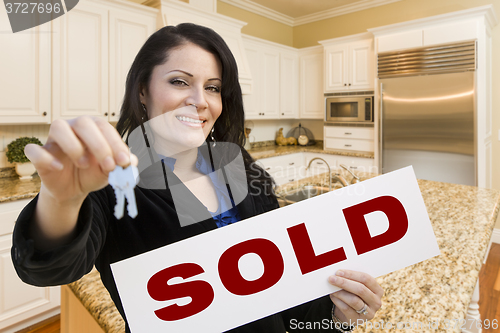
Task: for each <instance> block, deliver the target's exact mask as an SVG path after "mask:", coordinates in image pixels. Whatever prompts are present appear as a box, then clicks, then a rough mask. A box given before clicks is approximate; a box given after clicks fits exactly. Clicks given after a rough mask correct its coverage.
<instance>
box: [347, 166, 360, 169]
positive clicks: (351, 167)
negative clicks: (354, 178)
mask: <svg viewBox="0 0 500 333" xmlns="http://www.w3.org/2000/svg"><path fill="white" fill-rule="evenodd" d="M357 168H358V167H355V166H350V167H349V169H357Z"/></svg>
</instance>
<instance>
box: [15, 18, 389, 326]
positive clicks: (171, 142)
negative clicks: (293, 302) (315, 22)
mask: <svg viewBox="0 0 500 333" xmlns="http://www.w3.org/2000/svg"><path fill="white" fill-rule="evenodd" d="M243 124H244V112H243V102H242V95H241V88H240V86H239V83H238V71H237V67H236V62H235V60H234V57H233V56H232V54H231V52H230V50H229V48H228V47H227V45H226V43H225V42H224V41H223V39H222V38H221V37H220V36H219V35H218V34H217V33H215V32H214V31H213V30H211V29H208V28H205V27H201V26H198V25H194V24H180V25H178V26H175V27H174V26H167V27H164V28H162V29H160V30H158V31H157V32H156V33H154V34H153V35H151V36H150V38H149V39H148V40H147V41H146V43H145V44H144V46H143V47H142V48H141V50H140V51H139V53H138V54H137V56H136V58H135V60H134V62H133V64H132V67H131V69H130V71H129V74H128V76H127V83H126V92H125V96H124V103H123V106H122V108H121V114H120V120H119V122H118V124H117V130H118V132H117V131H116V130H115V129H114V128H113V127H112V126H111V125H110V124H109V123H107V122H104V121H102V120H99V119H93V118H88V117H80V118H77V119H74V120H71V121H67V122H66V121H62V120H61V121H55V122H53V124H52V126H51V128H50V132H49V138H48V140H47V144H46V145H45V146H43V147H40V146H36V145H31V146H27V148H26V155H27V156H28V158H30V159H31V161H32V162H33V163H34V164H35V166H36V168H37V170H38V173H39V175H40V178H41V180H42V184H43V185H42V187H41V190H40V193H39V195H38V196H37V197H36V198H35V199H34V200H33V201H32V202H30V203H29V204H28V205H27V206H26V208H25V209H24V210H23V212H22V213H21V215H20V216H19V218H18V220H17V223H16V227H15V231H14V236H13V249H12V259H13V262H14V265H15V267H16V271H17V272H18V275H19V276H20V277H21V279H22V280H23V281H25V282H27V283H30V284H33V285H38V286H44V285H57V284H67V283H70V282H72V281H75V280H77V279H79V278H80V277H82V276H83V275H84V274H86V273H88V272H89V271H90V270H91V269H92V267H93V266H94V265H95V267H96V268H97V269H98V270H99V272H100V275H101V279H102V282H103V284H104V286H105V287H106V288H107V289H108V291H109V294H110V295H111V298H112V299H113V301H114V303H115V304H116V307H117V309H118V310H119V312H120V314H121V315H122V316H123V318H124V320H125V322H126V323H127V318H126V316H125V310H124V304H122V299H121V298H120V295H119V293H118V290H117V287H116V284H115V279H114V277H113V274H112V271H111V267H110V265H111V264H112V263H115V262H117V261H121V260H124V259H127V258H131V257H135V256H138V255H139V254H142V253H145V252H148V251H151V250H154V249H157V248H159V247H163V246H166V245H169V244H172V243H175V242H178V241H180V240H183V239H186V238H189V237H193V236H196V235H199V234H202V233H204V232H207V231H210V230H214V229H217V228H220V227H223V226H226V225H228V224H231V223H235V222H239V221H240V220H244V219H246V218H249V217H252V216H255V215H258V214H261V213H264V212H267V211H270V210H273V209H276V208H278V207H279V206H278V202H277V200H276V196H275V195H274V193H273V191H272V186H273V181H272V179H271V178H270V176H269V175H268V174H267V173H266V172H264V171H263V170H262V169H261V168H260V167H259V166H257V165H256V164H255V163H254V161H253V159H252V158H251V157H250V155H249V154H248V152H247V151H246V150H245V149H244V148H242V146H243V143H244V131H243V130H244V129H243ZM120 134H121V136H127V138H126V142H127V143H128V144H129V146H130V149H131V151H132V153H134V154H132V155H130V153H129V147H127V146H126V145H125V144H124V142H123V141H122V139H121V137H120ZM216 142H218V143H217V144H216ZM216 147H217V148H216ZM238 158H239V160H241V161H242V163H241V167H236V168H234V167H232V166H233V165H234V164H235V163H233V162H234V161H236V160H238ZM130 163H132V164H134V165H139V168H138V169H139V170H140V171H141V174H140V178H141V180H140V182H139V183H138V186H136V187H135V190H134V193H135V197H136V200H137V209H138V215H137V217H136V218H135V219H134V218H132V217H130V216H125V217H123V218H122V219H121V220H118V219H117V218H116V217H115V216H114V214H113V207H114V206H115V200H116V199H115V193H114V191H113V188H112V187H111V186H110V185H109V184H108V175H109V173H110V171H111V170H113V169H115V167H116V166H117V165H119V166H122V167H126V166H128V165H129V164H130ZM231 167H232V169H231ZM156 171H158V172H156ZM242 190H243V191H242ZM241 193H244V194H245V195H241ZM179 194H181V195H179ZM186 221H187V222H186ZM269 223H272V222H271V221H269ZM224 230H228V229H224ZM193 251H199V253H200V255H201V254H202V253H203V251H204V249H203V248H201V249H193ZM201 273H203V271H201V272H199V271H197V272H191V273H189V274H187V275H185V274H180V273H179V275H176V276H174V277H173V279H177V280H181V282H179V283H172V281H171V279H167V280H165V281H164V280H161V281H160V283H159V286H160V288H159V290H158V292H159V294H160V296H159V300H158V299H156V298H155V299H152V298H151V299H150V301H151V302H150V304H149V305H150V306H154V307H155V308H156V309H157V308H158V306H160V305H159V304H160V303H157V302H162V303H161V304H163V302H164V301H169V300H171V301H173V302H174V304H172V303H168V304H170V305H168V306H166V307H165V308H163V309H162V313H164V312H165V311H166V312H167V315H166V317H168V318H171V317H172V316H171V315H172V313H173V312H176V314H175V315H174V317H175V318H180V317H179V313H180V314H183V317H182V319H183V320H189V319H188V317H189V316H191V315H195V314H197V313H199V312H201V311H203V310H204V309H205V308H203V306H201V307H200V304H199V301H200V295H199V293H196V291H197V290H198V289H196V288H194V289H193V288H191V287H189V286H192V285H193V284H194V285H195V286H196V285H200V283H201V284H203V281H201V280H194V281H193V279H191V280H190V281H184V279H188V278H194V277H195V276H196V275H198V274H201ZM181 277H182V279H181ZM261 278H262V277H261ZM327 278H328V277H326V276H325V280H326V279H327ZM258 279H260V278H258ZM245 281H246V280H245ZM329 281H330V283H331V284H333V285H336V286H341V287H342V289H343V290H341V291H338V292H336V293H334V294H331V295H327V296H325V297H322V298H319V299H317V300H314V301H311V302H308V303H305V304H302V305H299V306H297V307H294V308H291V309H288V310H285V311H283V312H280V313H276V314H270V316H268V317H265V318H262V319H259V320H257V321H255V322H252V323H248V324H245V325H243V326H241V327H237V328H235V329H234V330H232V332H241V333H243V332H276V333H284V332H285V331H287V330H288V331H293V330H294V328H293V327H291V321H292V319H294V320H298V321H300V322H306V321H309V322H318V321H322V320H327V321H332V320H333V321H334V322H337V323H340V321H342V322H344V323H346V325H345V330H347V328H348V327H349V323H352V322H354V321H356V320H357V319H359V318H362V319H370V318H373V316H374V314H375V312H376V311H377V310H378V309H379V308H380V306H381V301H380V299H381V296H382V294H383V290H382V288H381V287H380V286H379V285H378V284H377V282H376V281H375V279H374V278H373V277H371V276H369V275H367V274H364V273H359V272H351V271H343V272H337V277H336V278H335V277H330V280H329ZM167 282H169V283H167ZM247 282H248V281H247ZM301 287H303V288H307V286H301ZM143 289H144V288H138V289H137V292H142V291H143ZM291 292H293V291H291ZM192 293H194V294H192ZM155 295H156V294H155ZM192 295H194V296H196V297H191V301H190V302H189V303H187V304H185V303H179V302H178V301H179V299H184V298H186V297H190V296H192ZM148 300H149V299H148ZM332 302H333V303H332ZM203 304H205V303H203ZM203 304H202V305H203ZM163 306H164V305H163ZM205 306H206V304H205ZM228 306H231V305H230V304H228ZM125 308H127V307H126V304H125ZM193 309H194V310H193ZM155 313H156V312H155ZM186 313H187V314H186ZM158 318H159V317H158ZM221 318H223V317H221ZM221 318H218V319H214V320H221ZM160 319H161V318H160ZM160 319H158V320H160ZM162 324H163V323H162ZM165 324H167V323H165ZM208 324H209V323H208ZM143 325H146V323H142V322H141V323H139V327H142V326H143ZM336 326H338V325H336ZM330 331H336V330H335V329H334V328H332V329H330ZM342 331H344V330H342ZM127 332H130V328H129V326H128V323H127Z"/></svg>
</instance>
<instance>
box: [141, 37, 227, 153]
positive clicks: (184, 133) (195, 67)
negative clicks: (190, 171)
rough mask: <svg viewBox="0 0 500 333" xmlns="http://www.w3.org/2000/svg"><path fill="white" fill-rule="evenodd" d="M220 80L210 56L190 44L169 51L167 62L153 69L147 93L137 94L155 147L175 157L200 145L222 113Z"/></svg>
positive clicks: (217, 70)
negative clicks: (152, 132) (153, 134)
mask: <svg viewBox="0 0 500 333" xmlns="http://www.w3.org/2000/svg"><path fill="white" fill-rule="evenodd" d="M221 80H222V69H221V65H220V63H219V61H218V60H217V59H216V58H215V56H214V55H213V54H212V53H210V52H207V51H205V50H204V49H202V48H201V47H199V46H197V45H195V44H192V43H186V44H183V45H181V46H180V47H178V48H175V49H173V50H171V51H170V54H169V56H168V60H167V61H166V62H165V63H164V64H162V65H158V66H156V67H155V68H154V69H153V73H152V75H151V81H150V83H149V90H148V91H146V90H145V89H143V90H142V91H141V93H140V99H141V102H142V103H143V104H144V105H146V109H147V112H148V118H149V119H150V120H149V124H150V125H151V128H152V129H153V131H154V133H155V147H156V146H157V145H160V147H163V148H165V149H164V150H167V151H170V152H171V153H176V152H180V151H184V150H187V149H191V148H195V147H199V146H201V145H202V144H203V142H204V141H205V139H206V138H207V136H208V135H209V133H210V131H211V129H212V127H213V126H214V123H215V121H216V120H217V118H218V117H219V116H220V114H221V112H222V99H221V86H222V81H221ZM193 104H194V105H196V107H195V106H193Z"/></svg>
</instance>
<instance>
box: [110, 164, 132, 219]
mask: <svg viewBox="0 0 500 333" xmlns="http://www.w3.org/2000/svg"><path fill="white" fill-rule="evenodd" d="M138 174H139V172H138V170H137V167H135V166H133V165H129V166H128V167H126V168H125V169H124V168H122V167H121V166H119V165H117V166H116V168H115V169H114V170H113V171H111V172H110V173H109V175H108V182H109V184H110V185H111V186H112V187H113V190H114V191H115V197H116V205H115V217H116V218H117V219H118V220H119V219H121V218H122V217H123V214H124V209H125V199H127V212H128V215H129V216H130V217H131V218H135V217H136V216H137V203H136V201H135V193H134V188H135V185H136V183H137V181H136V179H137V175H138Z"/></svg>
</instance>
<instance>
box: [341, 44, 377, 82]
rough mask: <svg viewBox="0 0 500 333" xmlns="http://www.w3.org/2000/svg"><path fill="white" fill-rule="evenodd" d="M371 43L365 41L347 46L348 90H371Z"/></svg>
mask: <svg viewBox="0 0 500 333" xmlns="http://www.w3.org/2000/svg"><path fill="white" fill-rule="evenodd" d="M372 45H373V41H372V40H366V41H360V42H356V43H352V44H351V45H350V46H349V82H348V84H347V85H348V87H349V89H351V90H353V89H355V90H359V89H373V87H374V78H375V73H374V63H373V46H372Z"/></svg>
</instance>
